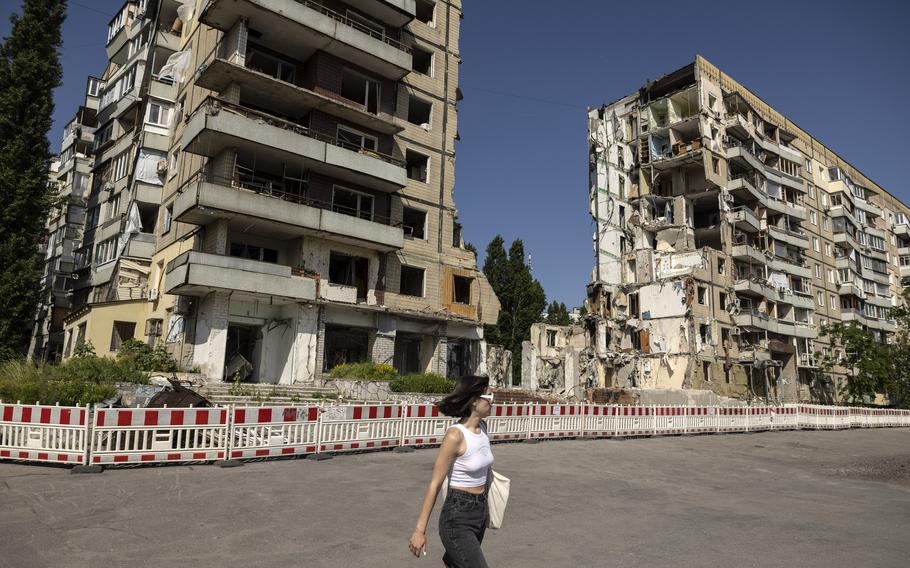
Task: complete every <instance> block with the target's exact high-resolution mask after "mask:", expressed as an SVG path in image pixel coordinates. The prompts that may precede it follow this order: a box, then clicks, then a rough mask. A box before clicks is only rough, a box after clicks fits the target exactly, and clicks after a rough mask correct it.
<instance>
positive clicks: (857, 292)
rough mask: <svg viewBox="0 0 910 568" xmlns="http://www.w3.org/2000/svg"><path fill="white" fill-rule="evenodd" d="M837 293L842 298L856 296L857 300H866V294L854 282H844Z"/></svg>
mask: <svg viewBox="0 0 910 568" xmlns="http://www.w3.org/2000/svg"><path fill="white" fill-rule="evenodd" d="M837 293H838V294H839V295H841V296H856V297H857V298H863V299H865V298H866V292H864V291H863V289H862V288H860V287H859V286H857V285H856V284H855V283H853V282H842V283H841V284H840V286H838V287H837Z"/></svg>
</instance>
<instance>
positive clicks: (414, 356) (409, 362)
mask: <svg viewBox="0 0 910 568" xmlns="http://www.w3.org/2000/svg"><path fill="white" fill-rule="evenodd" d="M421 343H422V338H421V337H420V336H419V335H405V334H403V333H398V334H397V335H396V336H395V354H394V359H393V364H394V365H395V369H396V370H397V371H398V373H399V374H400V375H407V374H411V373H419V372H421V371H422V370H423V368H422V367H421V365H420V345H421Z"/></svg>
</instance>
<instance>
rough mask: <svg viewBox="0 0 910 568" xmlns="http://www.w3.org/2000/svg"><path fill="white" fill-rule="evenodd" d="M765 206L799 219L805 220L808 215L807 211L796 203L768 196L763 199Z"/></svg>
mask: <svg viewBox="0 0 910 568" xmlns="http://www.w3.org/2000/svg"><path fill="white" fill-rule="evenodd" d="M765 207H767V208H768V209H770V210H772V211H776V212H777V213H783V214H785V215H790V216H791V217H795V218H797V219H799V220H801V221H805V220H806V219H807V218H808V217H809V211H808V210H807V209H806V208H805V207H803V206H802V205H796V204H795V203H790V202H789V201H782V200H780V199H775V198H773V197H768V198H767V199H766V200H765Z"/></svg>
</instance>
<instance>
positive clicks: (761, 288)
mask: <svg viewBox="0 0 910 568" xmlns="http://www.w3.org/2000/svg"><path fill="white" fill-rule="evenodd" d="M733 289H734V290H735V291H737V292H739V293H741V294H745V293H752V294H754V295H756V296H762V297H765V298H772V297H775V296H776V295H777V290H775V289H774V288H772V287H771V286H768V285H767V284H766V283H765V282H763V281H759V280H737V281H736V282H735V283H734V284H733Z"/></svg>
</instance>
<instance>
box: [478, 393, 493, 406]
mask: <svg viewBox="0 0 910 568" xmlns="http://www.w3.org/2000/svg"><path fill="white" fill-rule="evenodd" d="M479 398H482V399H484V400H487V401H489V402H490V404H493V395H492V393H491V394H482V395H480V397H479Z"/></svg>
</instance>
